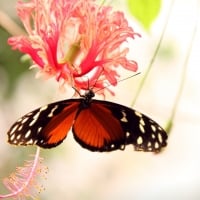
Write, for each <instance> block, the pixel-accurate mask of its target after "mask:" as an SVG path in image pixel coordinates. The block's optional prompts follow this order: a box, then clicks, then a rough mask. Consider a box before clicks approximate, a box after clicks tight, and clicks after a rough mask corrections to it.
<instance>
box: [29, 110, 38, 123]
mask: <svg viewBox="0 0 200 200" xmlns="http://www.w3.org/2000/svg"><path fill="white" fill-rule="evenodd" d="M39 116H40V112H37V113H36V114H35V115H34V116H33V120H32V121H31V123H30V124H29V126H33V124H35V122H36V121H37V119H38V117H39Z"/></svg>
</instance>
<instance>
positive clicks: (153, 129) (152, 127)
mask: <svg viewBox="0 0 200 200" xmlns="http://www.w3.org/2000/svg"><path fill="white" fill-rule="evenodd" d="M151 129H152V131H153V132H156V127H155V126H154V125H153V124H151Z"/></svg>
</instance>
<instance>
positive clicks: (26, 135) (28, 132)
mask: <svg viewBox="0 0 200 200" xmlns="http://www.w3.org/2000/svg"><path fill="white" fill-rule="evenodd" d="M30 134H31V130H28V131H27V133H26V134H25V136H24V137H25V138H28V137H29V136H30Z"/></svg>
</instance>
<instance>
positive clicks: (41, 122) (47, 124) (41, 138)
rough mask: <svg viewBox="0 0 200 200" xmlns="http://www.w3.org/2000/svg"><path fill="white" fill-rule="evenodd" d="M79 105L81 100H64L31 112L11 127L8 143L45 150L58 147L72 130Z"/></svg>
mask: <svg viewBox="0 0 200 200" xmlns="http://www.w3.org/2000/svg"><path fill="white" fill-rule="evenodd" d="M79 103H80V100H79V99H73V100H72V99H71V100H64V101H60V102H55V103H52V104H48V105H46V106H43V107H40V108H38V109H36V110H34V111H32V112H29V113H28V114H26V115H24V116H23V117H21V118H20V119H19V120H18V121H17V122H15V123H14V124H13V125H12V126H11V128H10V130H9V131H8V142H9V143H10V144H15V145H33V144H36V145H38V146H40V147H43V148H51V147H55V146H57V145H58V144H60V143H61V142H62V141H63V140H64V138H65V137H66V135H67V133H68V131H69V130H70V128H71V126H72V123H73V120H74V117H75V114H76V111H77V108H78V105H79ZM63 119H64V120H63Z"/></svg>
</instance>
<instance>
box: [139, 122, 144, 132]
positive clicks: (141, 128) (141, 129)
mask: <svg viewBox="0 0 200 200" xmlns="http://www.w3.org/2000/svg"><path fill="white" fill-rule="evenodd" d="M139 128H140V131H141V132H142V133H145V130H144V126H142V124H139Z"/></svg>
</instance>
